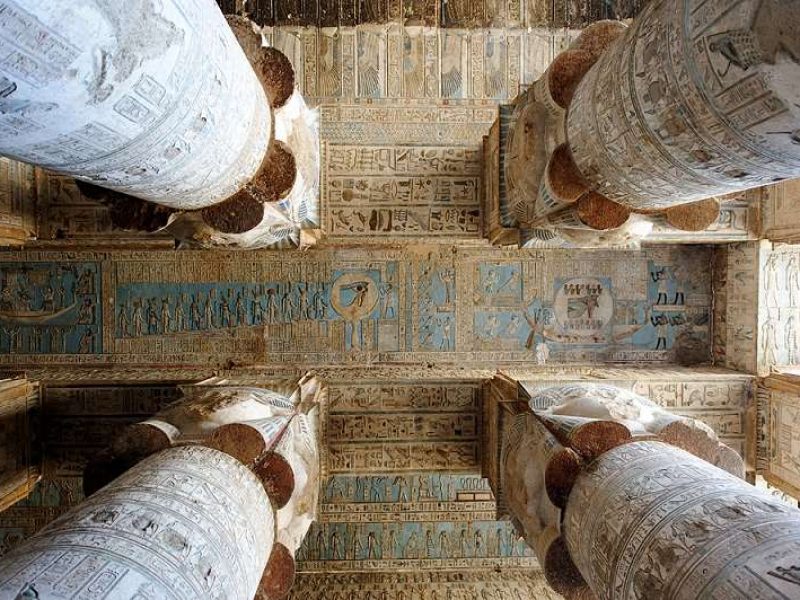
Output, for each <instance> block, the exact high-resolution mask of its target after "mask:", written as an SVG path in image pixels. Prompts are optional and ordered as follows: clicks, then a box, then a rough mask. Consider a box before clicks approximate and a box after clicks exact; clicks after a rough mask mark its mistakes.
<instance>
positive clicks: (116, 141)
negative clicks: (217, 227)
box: [0, 0, 271, 208]
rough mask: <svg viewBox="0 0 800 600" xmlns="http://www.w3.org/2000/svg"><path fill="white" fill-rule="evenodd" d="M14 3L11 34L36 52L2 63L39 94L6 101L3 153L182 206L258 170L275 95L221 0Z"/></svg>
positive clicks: (6, 73) (10, 78) (6, 30)
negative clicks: (9, 107)
mask: <svg viewBox="0 0 800 600" xmlns="http://www.w3.org/2000/svg"><path fill="white" fill-rule="evenodd" d="M7 10H8V11H9V12H8V14H9V15H12V14H13V18H12V17H9V19H7V20H6V21H4V23H3V27H2V30H0V36H2V38H3V40H4V43H5V44H10V45H12V46H14V45H15V44H22V46H23V47H25V48H26V51H27V52H30V53H32V55H31V58H29V61H28V62H24V61H23V62H20V61H16V62H9V63H6V64H5V66H3V67H0V72H2V73H3V77H4V79H3V81H4V82H5V83H4V85H5V86H6V89H7V90H8V91H7V93H6V94H4V98H5V100H4V102H6V103H11V104H14V105H17V106H23V105H27V106H28V109H27V110H26V113H25V118H23V119H16V120H14V119H15V117H13V116H12V115H13V113H12V112H6V113H5V115H6V117H4V118H3V119H2V127H3V128H4V129H5V130H6V132H7V133H6V134H5V135H3V136H2V143H1V144H0V152H2V153H3V154H5V155H7V156H13V157H16V158H17V159H20V160H24V161H26V162H30V163H34V164H39V165H42V166H46V167H47V168H49V169H52V170H55V171H59V172H61V173H65V174H69V175H72V176H75V177H80V178H82V179H85V180H87V181H90V182H93V183H97V184H100V185H103V186H104V187H108V188H111V189H115V190H117V191H120V192H123V193H126V194H130V195H133V196H136V197H139V198H142V199H145V200H151V201H153V202H157V203H160V204H164V205H167V206H171V207H175V208H200V207H202V206H207V205H210V204H214V203H216V202H219V201H220V200H222V199H224V198H226V197H227V196H229V195H231V194H233V193H234V192H236V191H237V190H238V189H239V188H240V187H241V186H242V185H243V184H244V183H246V182H247V181H248V180H249V179H250V178H251V177H252V176H253V174H254V173H255V171H256V169H257V168H258V165H259V164H260V163H261V159H262V158H263V157H264V154H265V153H266V150H267V146H268V144H269V140H270V135H271V129H270V127H271V119H270V108H269V104H268V103H267V99H266V96H265V94H264V92H263V90H262V89H261V87H260V85H259V83H258V80H257V78H256V76H255V74H254V73H253V70H252V68H251V67H250V65H249V63H248V62H247V60H246V59H245V57H244V54H243V53H242V51H241V50H240V48H239V45H238V44H237V43H236V41H235V38H234V36H233V34H232V33H231V29H230V28H229V27H228V25H227V23H226V22H225V19H224V17H223V16H222V14H221V13H220V12H219V10H218V9H217V8H216V7H215V6H214V3H213V2H212V1H211V0H203V1H202V2H200V3H193V2H189V1H188V0H171V1H169V2H165V3H161V4H160V5H159V6H158V8H156V5H155V4H154V3H152V2H149V1H143V2H141V3H140V9H139V10H130V9H129V7H128V6H127V5H123V4H109V5H108V6H105V5H104V6H103V7H92V6H90V5H88V4H87V5H83V6H82V7H81V8H80V10H74V7H73V3H71V2H51V3H48V4H47V5H44V4H36V5H31V4H26V5H25V7H24V8H23V7H21V6H18V5H17V4H16V3H11V4H10V5H9V6H8V9H7ZM197 19H200V20H201V21H200V23H197ZM45 38H46V39H47V40H49V45H48V46H47V47H46V48H47V49H49V50H47V49H46V48H45V46H43V45H41V44H40V43H37V40H40V39H45ZM99 38H102V39H103V40H104V44H105V45H106V46H105V47H104V48H103V49H102V52H103V56H104V59H103V61H104V62H103V63H102V64H103V69H102V70H98V67H97V59H96V52H97V51H98V50H97V46H96V45H95V44H94V43H93V40H95V39H99ZM34 57H35V58H34ZM26 65H27V66H26ZM212 81H213V82H216V83H215V84H214V85H209V83H210V82H212ZM186 99H191V101H190V102H185V101H184V100H186Z"/></svg>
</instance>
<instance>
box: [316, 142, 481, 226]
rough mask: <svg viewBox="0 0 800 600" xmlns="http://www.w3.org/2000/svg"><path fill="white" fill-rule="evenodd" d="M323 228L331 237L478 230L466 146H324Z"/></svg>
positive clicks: (474, 155) (476, 173)
mask: <svg viewBox="0 0 800 600" xmlns="http://www.w3.org/2000/svg"><path fill="white" fill-rule="evenodd" d="M323 168H324V169H325V170H326V173H325V186H324V189H325V200H324V204H325V206H326V213H327V215H328V219H327V231H328V232H329V233H330V234H331V235H333V236H337V237H341V236H345V237H353V236H359V237H365V236H371V237H376V236H393V237H396V236H403V235H414V236H422V235H427V236H430V235H433V236H443V237H447V238H448V239H450V238H452V237H457V236H468V237H477V236H478V235H479V234H480V226H481V220H480V219H481V211H480V206H479V203H480V183H479V182H480V157H479V155H478V152H477V151H475V150H472V149H471V148H463V147H462V148H458V147H455V148H454V147H446V148H445V147H427V148H426V147H416V146H367V147H364V146H343V145H339V144H330V143H326V144H324V146H323Z"/></svg>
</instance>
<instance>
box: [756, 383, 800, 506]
mask: <svg viewBox="0 0 800 600" xmlns="http://www.w3.org/2000/svg"><path fill="white" fill-rule="evenodd" d="M762 396H763V405H762V403H760V405H759V412H761V411H763V413H764V414H763V418H760V419H759V421H760V423H759V424H760V426H761V427H762V428H763V429H764V431H763V435H759V437H758V443H759V444H760V445H761V446H762V447H759V448H758V451H759V456H760V457H761V458H762V461H759V462H760V463H761V464H760V466H761V467H762V468H763V474H764V477H765V478H766V480H767V481H768V482H769V483H771V484H772V485H774V486H776V487H778V488H779V489H781V490H782V491H784V492H785V493H787V494H790V495H792V496H794V497H795V498H799V499H800V378H798V376H797V375H792V374H780V375H771V376H769V377H767V378H766V379H765V380H764V381H763V383H761V384H759V398H760V399H761V397H762Z"/></svg>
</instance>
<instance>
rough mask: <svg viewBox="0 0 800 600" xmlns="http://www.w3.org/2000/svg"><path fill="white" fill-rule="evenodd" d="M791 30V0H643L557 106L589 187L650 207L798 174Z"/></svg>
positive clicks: (798, 90)
mask: <svg viewBox="0 0 800 600" xmlns="http://www.w3.org/2000/svg"><path fill="white" fill-rule="evenodd" d="M799 30H800V4H798V3H797V2H795V1H793V0H763V1H762V0H741V1H734V0H653V1H652V2H650V4H649V5H648V6H647V8H646V9H645V10H644V11H643V12H642V14H641V15H640V16H639V17H638V18H637V19H636V21H635V23H634V25H633V26H632V27H631V28H630V29H629V30H628V31H627V33H626V34H625V35H624V36H623V37H622V38H620V39H619V40H617V41H616V42H615V43H614V45H612V47H611V48H610V49H609V50H607V51H606V52H605V53H604V54H603V55H602V57H601V58H600V60H599V61H598V62H597V63H596V64H595V65H594V66H593V67H592V69H591V70H590V71H589V73H588V74H587V75H586V76H585V77H584V78H583V80H582V81H581V83H580V85H579V86H578V90H577V92H576V95H575V97H574V99H573V101H572V103H571V105H570V107H569V114H568V117H567V137H568V140H569V145H570V149H571V151H572V156H573V157H574V160H575V163H576V164H577V166H578V168H579V170H580V172H581V173H582V175H583V176H584V177H585V178H586V179H587V180H588V181H589V182H590V185H591V188H592V189H593V190H594V191H596V192H598V193H600V194H602V195H604V196H606V197H607V198H609V199H611V200H614V201H617V202H620V203H623V204H625V205H627V206H630V207H633V208H638V209H661V208H666V207H668V206H671V205H675V204H680V203H684V202H690V201H694V200H699V199H702V198H707V197H709V196H714V195H718V194H724V193H727V192H732V191H736V190H741V189H746V188H750V187H755V186H761V185H767V184H770V183H774V182H775V181H778V180H781V179H785V178H791V177H800V86H798V84H797V82H798V81H800V37H798V34H797V32H798V31H799Z"/></svg>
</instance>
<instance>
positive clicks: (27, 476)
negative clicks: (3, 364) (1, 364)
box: [0, 378, 42, 511]
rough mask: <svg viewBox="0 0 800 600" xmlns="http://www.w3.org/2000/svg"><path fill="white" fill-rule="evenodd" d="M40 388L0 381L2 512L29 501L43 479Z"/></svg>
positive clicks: (19, 381) (19, 382) (23, 383)
mask: <svg viewBox="0 0 800 600" xmlns="http://www.w3.org/2000/svg"><path fill="white" fill-rule="evenodd" d="M40 406H41V399H40V395H39V385H38V384H37V383H34V382H30V381H28V380H26V379H24V378H19V379H3V380H0V511H3V510H5V509H7V508H8V507H10V506H11V505H13V504H16V503H17V502H19V501H20V500H22V499H23V498H27V497H28V495H29V494H30V493H31V492H32V491H33V488H34V486H35V485H36V483H37V482H38V481H39V480H40V479H41V477H42V453H41V449H40V448H39V445H40V444H41V440H40V435H39V432H38V431H37V429H38V425H37V421H38V414H37V413H38V411H39V408H40Z"/></svg>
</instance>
